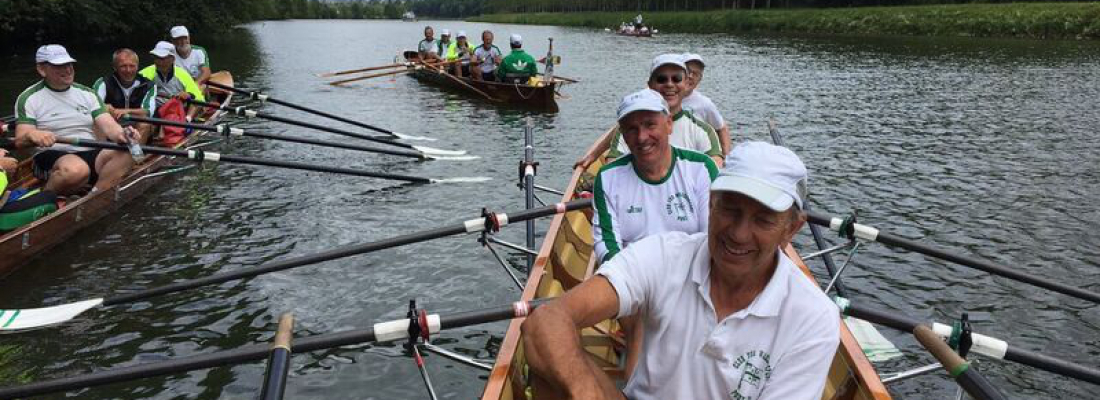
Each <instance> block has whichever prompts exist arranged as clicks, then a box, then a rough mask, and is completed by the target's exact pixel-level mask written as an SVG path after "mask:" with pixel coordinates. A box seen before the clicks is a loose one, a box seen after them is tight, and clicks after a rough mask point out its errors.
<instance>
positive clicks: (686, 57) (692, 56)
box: [683, 53, 707, 67]
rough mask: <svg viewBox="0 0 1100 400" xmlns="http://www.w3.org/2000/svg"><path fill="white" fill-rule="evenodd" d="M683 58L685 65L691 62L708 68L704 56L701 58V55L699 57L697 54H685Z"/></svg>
mask: <svg viewBox="0 0 1100 400" xmlns="http://www.w3.org/2000/svg"><path fill="white" fill-rule="evenodd" d="M683 57H684V64H685V65H687V63H689V62H692V61H695V62H697V63H699V64H703V66H704V67H706V66H707V63H705V62H703V56H701V55H698V54H695V53H684V54H683Z"/></svg>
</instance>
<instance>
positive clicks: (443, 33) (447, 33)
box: [439, 29, 451, 36]
mask: <svg viewBox="0 0 1100 400" xmlns="http://www.w3.org/2000/svg"><path fill="white" fill-rule="evenodd" d="M439 36H451V30H450V29H444V30H441V31H439Z"/></svg>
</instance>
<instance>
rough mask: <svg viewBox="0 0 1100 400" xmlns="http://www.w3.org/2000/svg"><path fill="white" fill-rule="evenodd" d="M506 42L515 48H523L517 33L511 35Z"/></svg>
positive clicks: (521, 40) (520, 37)
mask: <svg viewBox="0 0 1100 400" xmlns="http://www.w3.org/2000/svg"><path fill="white" fill-rule="evenodd" d="M508 41H509V42H511V43H512V44H514V45H516V46H523V36H520V35H519V34H518V33H513V34H512V37H511V38H509V40H508Z"/></svg>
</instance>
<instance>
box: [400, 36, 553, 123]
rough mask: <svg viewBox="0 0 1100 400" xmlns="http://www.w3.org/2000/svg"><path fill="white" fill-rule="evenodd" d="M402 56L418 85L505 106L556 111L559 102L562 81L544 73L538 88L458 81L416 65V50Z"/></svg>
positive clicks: (480, 81)
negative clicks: (419, 83)
mask: <svg viewBox="0 0 1100 400" xmlns="http://www.w3.org/2000/svg"><path fill="white" fill-rule="evenodd" d="M404 57H405V60H406V61H407V62H409V63H410V64H409V66H408V67H407V68H409V70H410V71H409V75H410V76H412V77H413V78H416V79H417V80H419V81H421V82H427V83H430V84H433V85H436V86H441V87H444V88H447V89H454V90H458V91H461V92H464V93H467V94H472V95H474V96H476V97H478V98H481V99H485V100H488V101H489V102H492V103H496V104H502V105H508V106H515V107H526V108H535V109H543V110H550V111H557V109H558V103H557V101H556V99H555V96H556V92H557V88H558V87H560V86H561V85H562V83H564V82H565V81H564V80H561V79H558V78H554V79H553V81H549V82H548V81H546V76H545V75H543V74H539V79H542V81H541V82H540V83H539V84H538V85H527V84H518V83H504V82H486V81H482V80H477V79H471V78H460V77H457V76H454V75H452V74H448V73H445V72H442V71H439V70H438V69H435V68H431V67H428V66H425V65H424V64H423V63H420V62H419V61H420V55H419V54H417V53H416V52H415V51H406V52H405V54H404Z"/></svg>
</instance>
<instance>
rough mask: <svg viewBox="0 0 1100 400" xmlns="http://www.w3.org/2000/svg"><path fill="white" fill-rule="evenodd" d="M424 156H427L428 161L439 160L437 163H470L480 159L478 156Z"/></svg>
mask: <svg viewBox="0 0 1100 400" xmlns="http://www.w3.org/2000/svg"><path fill="white" fill-rule="evenodd" d="M425 155H426V156H428V159H429V160H439V161H471V160H477V159H480V158H481V157H480V156H443V155H431V154H425Z"/></svg>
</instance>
